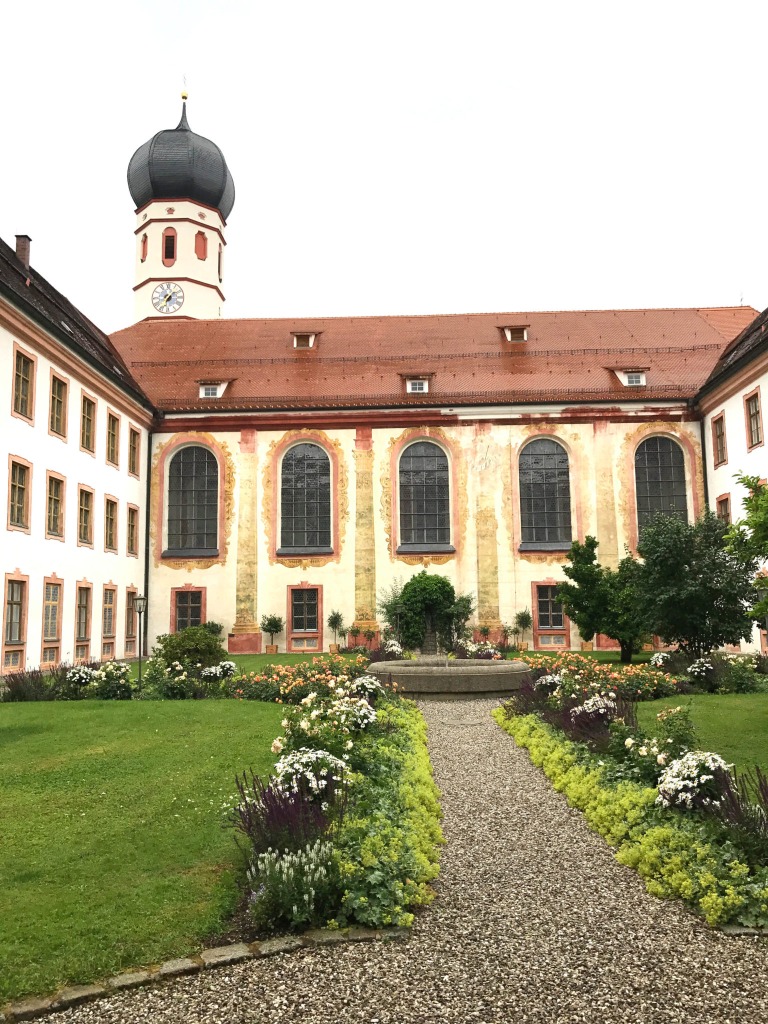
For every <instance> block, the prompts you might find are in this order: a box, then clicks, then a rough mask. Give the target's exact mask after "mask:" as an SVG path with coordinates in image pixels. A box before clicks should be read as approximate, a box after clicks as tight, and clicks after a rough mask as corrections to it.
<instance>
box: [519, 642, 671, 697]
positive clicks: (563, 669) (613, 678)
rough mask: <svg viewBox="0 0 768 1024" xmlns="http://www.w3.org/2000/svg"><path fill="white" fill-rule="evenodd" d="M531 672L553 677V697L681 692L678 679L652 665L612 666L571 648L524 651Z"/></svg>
mask: <svg viewBox="0 0 768 1024" xmlns="http://www.w3.org/2000/svg"><path fill="white" fill-rule="evenodd" d="M525 661H526V662H527V663H528V664H529V665H530V666H531V669H532V671H533V675H534V676H535V677H538V676H544V675H546V676H557V678H558V680H559V683H558V687H557V690H556V693H555V696H556V697H573V698H578V699H581V698H582V697H585V698H586V697H589V696H591V695H593V694H596V693H605V692H610V693H613V694H616V695H617V696H619V697H621V698H622V699H624V700H631V701H638V700H656V699H657V698H659V697H670V696H672V695H674V694H676V693H681V692H684V691H685V686H684V685H681V681H680V680H679V679H678V678H676V677H675V676H672V675H670V674H669V672H664V671H663V670H662V669H661V668H655V667H654V666H653V665H616V664H607V663H601V662H599V661H595V660H594V658H585V657H584V656H583V655H581V654H575V653H573V652H572V651H563V652H562V653H561V654H558V655H555V656H552V655H550V654H526V655H525Z"/></svg>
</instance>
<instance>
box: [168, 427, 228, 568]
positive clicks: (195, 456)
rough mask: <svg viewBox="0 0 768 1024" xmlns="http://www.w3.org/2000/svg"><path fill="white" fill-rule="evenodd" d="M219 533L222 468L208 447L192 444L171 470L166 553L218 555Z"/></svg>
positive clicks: (171, 465) (173, 459) (169, 473)
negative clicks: (220, 476)
mask: <svg viewBox="0 0 768 1024" xmlns="http://www.w3.org/2000/svg"><path fill="white" fill-rule="evenodd" d="M218 536H219V467H218V465H217V463H216V457H215V456H214V455H213V453H212V452H210V451H208V449H207V448H201V447H200V446H199V445H189V446H188V447H186V448H182V449H181V451H179V452H177V453H176V454H175V455H174V456H173V458H172V459H171V464H170V467H169V470H168V549H167V551H166V554H172V555H173V554H178V555H194V554H205V555H216V554H218Z"/></svg>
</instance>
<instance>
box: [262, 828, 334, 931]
mask: <svg viewBox="0 0 768 1024" xmlns="http://www.w3.org/2000/svg"><path fill="white" fill-rule="evenodd" d="M248 885H249V888H250V896H249V899H248V913H249V916H250V918H251V920H252V921H253V922H254V924H256V925H257V926H264V925H267V926H270V927H274V926H275V925H278V924H287V925H289V926H290V927H292V928H297V927H300V926H305V925H310V926H312V925H314V926H321V925H324V924H325V923H326V922H327V920H328V919H329V918H331V917H332V916H333V914H334V912H335V911H336V910H337V908H338V906H339V903H340V901H341V897H342V892H341V874H340V870H339V855H338V852H337V850H336V849H335V848H334V845H333V843H331V842H329V841H328V840H327V839H322V838H321V839H317V840H315V841H314V842H312V843H309V844H307V845H306V846H305V847H303V848H302V849H300V850H297V851H295V852H291V851H282V852H281V851H278V850H272V849H269V850H267V851H266V852H265V853H261V854H259V855H258V856H256V857H254V858H253V860H252V862H251V865H250V867H249V868H248Z"/></svg>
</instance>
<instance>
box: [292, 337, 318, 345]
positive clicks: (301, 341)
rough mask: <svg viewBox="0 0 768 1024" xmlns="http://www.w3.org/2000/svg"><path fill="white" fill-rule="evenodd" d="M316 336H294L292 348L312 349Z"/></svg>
mask: <svg viewBox="0 0 768 1024" xmlns="http://www.w3.org/2000/svg"><path fill="white" fill-rule="evenodd" d="M316 337H317V335H316V334H294V336H293V347H294V348H314V347H315V338H316Z"/></svg>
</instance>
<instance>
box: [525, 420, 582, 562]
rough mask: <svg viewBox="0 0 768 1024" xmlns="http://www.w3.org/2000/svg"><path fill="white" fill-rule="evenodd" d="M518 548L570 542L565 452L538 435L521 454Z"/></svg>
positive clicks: (556, 547) (557, 547) (552, 547)
mask: <svg viewBox="0 0 768 1024" xmlns="http://www.w3.org/2000/svg"><path fill="white" fill-rule="evenodd" d="M519 474H520V547H521V548H522V549H523V550H525V548H538V549H542V548H543V549H545V550H546V549H550V550H563V549H566V548H569V547H570V544H571V482H570V475H569V469H568V453H567V452H566V450H565V448H563V446H562V445H561V444H558V442H557V441H553V440H552V439H551V438H548V437H540V438H537V439H536V440H535V441H531V442H530V444H527V445H526V446H525V448H523V450H522V452H521V453H520V464H519Z"/></svg>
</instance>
